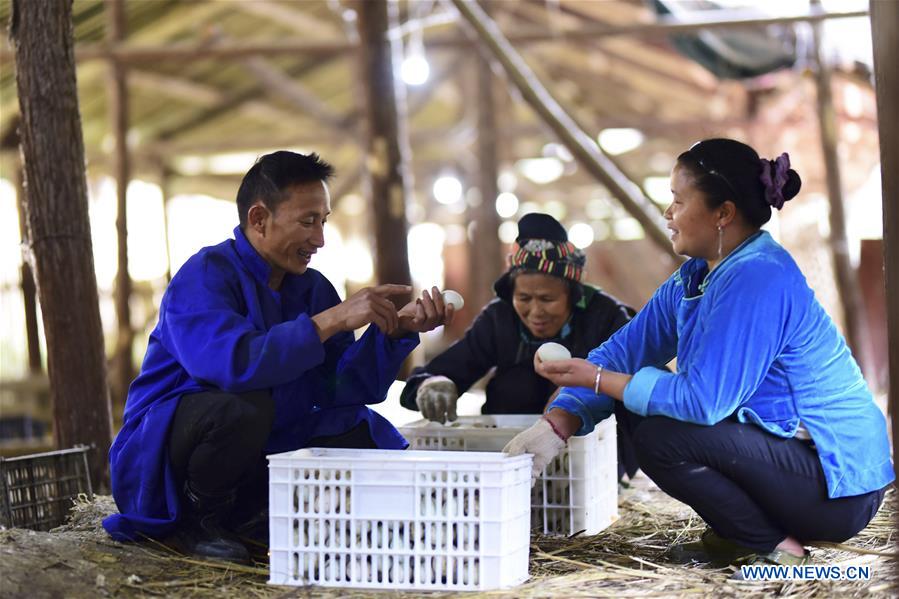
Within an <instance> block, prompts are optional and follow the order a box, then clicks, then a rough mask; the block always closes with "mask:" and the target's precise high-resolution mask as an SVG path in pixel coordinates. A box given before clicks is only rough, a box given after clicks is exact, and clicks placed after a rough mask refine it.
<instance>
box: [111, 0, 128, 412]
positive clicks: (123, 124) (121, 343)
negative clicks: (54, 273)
mask: <svg viewBox="0 0 899 599" xmlns="http://www.w3.org/2000/svg"><path fill="white" fill-rule="evenodd" d="M106 27H107V30H106V35H107V39H109V40H110V41H111V42H114V43H115V42H121V41H122V40H123V39H124V37H125V4H124V1H123V0H109V2H107V4H106ZM108 89H109V122H110V129H111V130H112V135H113V139H114V140H115V145H114V148H113V169H114V173H115V181H116V198H117V201H116V239H117V253H118V271H117V272H116V278H115V313H116V321H117V322H118V329H117V337H116V349H115V359H114V364H115V369H114V371H113V373H114V378H113V381H112V385H111V387H112V393H113V401H114V402H116V403H117V405H120V406H121V405H124V403H125V397H126V395H127V393H128V386H129V385H130V384H131V379H133V378H134V364H133V362H132V359H131V347H132V343H133V339H134V331H133V329H132V326H131V306H130V301H131V288H132V282H131V276H130V275H129V273H128V182H129V180H130V178H131V165H130V160H129V155H128V82H127V72H126V69H125V65H123V64H121V63H120V62H119V61H118V60H117V59H116V58H111V59H110V64H109V75H108Z"/></svg>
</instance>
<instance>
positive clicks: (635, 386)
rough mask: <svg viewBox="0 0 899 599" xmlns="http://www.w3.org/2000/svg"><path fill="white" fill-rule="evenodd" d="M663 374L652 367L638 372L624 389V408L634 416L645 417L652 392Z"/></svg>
mask: <svg viewBox="0 0 899 599" xmlns="http://www.w3.org/2000/svg"><path fill="white" fill-rule="evenodd" d="M664 374H665V371H664V370H659V369H658V368H655V367H653V366H647V367H645V368H641V369H640V370H638V371H637V372H636V373H635V374H634V376H633V377H632V378H631V380H630V382H628V384H627V386H626V387H625V388H624V406H625V407H626V408H627V409H628V410H630V411H631V412H633V413H634V414H639V415H641V416H647V415H648V413H649V399H650V397H651V396H652V390H653V389H654V388H655V386H656V382H658V380H659V379H660V378H662V376H663V375H664Z"/></svg>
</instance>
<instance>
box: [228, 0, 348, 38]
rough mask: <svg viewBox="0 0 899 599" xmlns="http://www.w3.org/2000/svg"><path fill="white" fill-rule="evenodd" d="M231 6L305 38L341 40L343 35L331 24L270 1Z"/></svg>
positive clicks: (238, 3)
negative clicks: (286, 28)
mask: <svg viewBox="0 0 899 599" xmlns="http://www.w3.org/2000/svg"><path fill="white" fill-rule="evenodd" d="M233 6H234V7H235V8H237V9H238V10H241V11H243V12H245V13H249V14H252V15H254V16H257V17H262V18H264V19H268V20H269V21H271V22H272V23H275V24H278V25H281V26H284V27H288V28H290V29H292V30H293V31H295V32H296V33H298V34H300V35H302V36H303V37H305V38H310V37H311V38H313V39H322V38H332V39H333V38H342V37H343V33H342V32H341V31H340V30H339V29H338V28H337V27H336V26H335V25H334V24H333V23H331V22H328V21H322V20H321V19H317V18H315V17H313V16H311V15H310V14H309V12H308V11H298V10H293V9H291V8H288V7H287V6H285V5H283V4H278V3H276V2H271V1H270V0H252V1H251V2H234V3H233Z"/></svg>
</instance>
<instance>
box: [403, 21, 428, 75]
mask: <svg viewBox="0 0 899 599" xmlns="http://www.w3.org/2000/svg"><path fill="white" fill-rule="evenodd" d="M421 36H422V33H421V29H417V30H413V32H412V34H411V35H410V37H409V45H408V47H407V48H406V58H405V59H404V60H403V64H402V66H400V76H401V77H402V78H403V81H405V82H406V84H407V85H421V84H423V83H424V82H426V81H427V80H428V76H430V74H431V65H429V64H428V59H427V58H425V44H424V41H423V40H422V37H421Z"/></svg>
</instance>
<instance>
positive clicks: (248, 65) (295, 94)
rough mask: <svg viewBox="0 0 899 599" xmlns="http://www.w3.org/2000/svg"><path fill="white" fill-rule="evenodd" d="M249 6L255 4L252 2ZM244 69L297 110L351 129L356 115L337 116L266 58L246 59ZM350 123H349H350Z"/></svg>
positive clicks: (341, 130)
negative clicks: (347, 116)
mask: <svg viewBox="0 0 899 599" xmlns="http://www.w3.org/2000/svg"><path fill="white" fill-rule="evenodd" d="M249 4H253V3H252V2H250V3H249ZM241 63H242V64H243V66H244V68H245V69H246V70H247V71H248V72H249V73H250V74H252V75H253V77H255V78H256V80H257V81H259V83H261V84H262V88H263V89H264V90H266V91H274V92H276V93H277V94H280V95H281V96H282V97H283V98H284V99H285V100H287V101H288V102H290V103H291V104H293V105H294V106H295V107H296V108H298V109H300V110H302V111H303V112H305V113H307V114H309V115H310V116H312V117H314V118H315V119H316V120H318V121H320V122H321V123H323V124H325V125H327V126H329V127H331V128H332V129H335V130H337V131H340V132H343V133H346V132H349V131H350V129H351V123H352V121H353V120H355V115H352V118H350V119H347V118H345V117H343V116H341V115H339V114H336V113H335V112H334V111H333V110H331V108H330V107H329V106H328V105H327V104H325V103H324V102H323V101H322V100H320V99H319V97H318V96H316V95H315V94H314V93H312V92H310V91H309V90H308V89H306V87H305V86H303V85H302V84H300V83H299V82H298V81H297V80H296V79H292V78H291V77H289V76H288V75H287V74H286V73H284V72H283V71H281V70H279V69H278V68H276V67H274V66H272V65H271V64H270V63H269V62H268V61H266V60H265V59H264V58H260V57H258V56H256V57H252V58H246V59H244V60H242V61H241ZM348 121H349V122H348Z"/></svg>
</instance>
